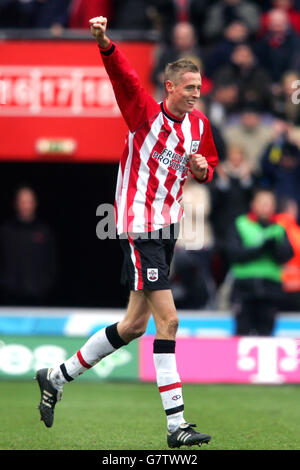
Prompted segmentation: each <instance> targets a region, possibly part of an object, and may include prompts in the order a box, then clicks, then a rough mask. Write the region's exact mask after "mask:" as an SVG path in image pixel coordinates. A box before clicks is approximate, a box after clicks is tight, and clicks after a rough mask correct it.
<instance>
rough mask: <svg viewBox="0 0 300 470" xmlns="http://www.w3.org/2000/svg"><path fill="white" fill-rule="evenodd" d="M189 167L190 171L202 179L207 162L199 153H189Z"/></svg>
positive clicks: (205, 172)
mask: <svg viewBox="0 0 300 470" xmlns="http://www.w3.org/2000/svg"><path fill="white" fill-rule="evenodd" d="M190 168H191V171H192V173H193V174H194V175H195V176H196V178H197V179H199V180H204V179H205V178H206V176H207V172H208V163H207V160H206V158H205V157H204V156H203V155H201V154H199V153H192V154H191V155H190Z"/></svg>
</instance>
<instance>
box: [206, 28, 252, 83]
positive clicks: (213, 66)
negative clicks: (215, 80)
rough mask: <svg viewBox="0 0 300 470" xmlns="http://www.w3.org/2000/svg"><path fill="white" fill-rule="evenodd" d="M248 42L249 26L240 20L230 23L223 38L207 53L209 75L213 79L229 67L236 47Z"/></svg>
mask: <svg viewBox="0 0 300 470" xmlns="http://www.w3.org/2000/svg"><path fill="white" fill-rule="evenodd" d="M248 42H249V29H248V27H247V25H246V24H245V23H244V22H242V21H238V20H235V21H233V22H232V23H229V25H228V26H226V28H225V30H224V34H223V36H222V38H221V39H220V40H219V41H218V42H217V43H216V44H215V45H214V46H213V47H212V48H211V49H210V51H209V52H208V53H207V57H206V62H205V69H206V71H207V75H208V76H209V77H212V76H213V75H214V74H215V73H216V72H217V71H218V70H219V69H220V68H221V67H223V66H224V65H227V63H228V62H229V60H230V56H231V53H232V51H233V49H234V48H235V46H237V45H238V44H246V43H248Z"/></svg>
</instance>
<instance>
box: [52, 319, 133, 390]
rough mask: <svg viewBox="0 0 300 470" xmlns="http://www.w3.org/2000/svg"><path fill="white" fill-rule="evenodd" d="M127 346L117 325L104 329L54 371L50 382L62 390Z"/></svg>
mask: <svg viewBox="0 0 300 470" xmlns="http://www.w3.org/2000/svg"><path fill="white" fill-rule="evenodd" d="M125 344H126V343H125V342H124V341H123V340H122V338H121V337H120V336H119V334H118V331H117V323H115V324H113V325H111V326H109V327H107V328H102V329H101V330H99V331H97V333H95V334H94V335H92V336H91V337H90V338H89V339H88V340H87V342H86V343H85V344H84V345H83V346H82V348H81V349H80V350H79V351H77V353H76V354H74V355H73V356H72V357H70V358H69V359H68V360H67V361H65V362H64V363H63V364H60V365H59V366H57V367H55V368H54V369H53V370H52V372H51V374H50V380H51V382H52V384H53V386H54V387H55V388H57V389H61V388H62V386H63V385H64V384H65V383H67V382H71V381H72V380H73V379H75V378H76V377H78V375H80V374H82V373H83V372H85V371H86V370H88V369H90V368H91V367H93V366H94V365H95V364H97V363H98V362H99V361H101V359H103V358H104V357H105V356H108V355H109V354H111V353H113V352H114V351H116V350H117V349H119V348H120V347H122V346H124V345H125Z"/></svg>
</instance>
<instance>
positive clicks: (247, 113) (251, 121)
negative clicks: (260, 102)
mask: <svg viewBox="0 0 300 470" xmlns="http://www.w3.org/2000/svg"><path fill="white" fill-rule="evenodd" d="M223 134H224V137H225V139H226V141H227V143H228V144H230V145H232V144H237V145H240V146H243V147H244V148H245V152H246V154H247V156H248V160H249V163H250V164H251V166H252V168H253V171H254V172H255V173H258V172H259V169H260V158H261V155H262V153H263V151H264V150H265V148H266V146H267V145H268V144H269V143H270V142H271V140H272V137H273V133H272V128H271V126H270V125H266V124H264V123H263V122H262V117H261V114H260V112H259V109H258V108H257V106H253V105H248V106H246V107H245V108H244V109H243V110H242V112H241V114H240V120H239V121H238V122H237V123H234V124H232V125H229V126H227V127H225V128H224V131H223Z"/></svg>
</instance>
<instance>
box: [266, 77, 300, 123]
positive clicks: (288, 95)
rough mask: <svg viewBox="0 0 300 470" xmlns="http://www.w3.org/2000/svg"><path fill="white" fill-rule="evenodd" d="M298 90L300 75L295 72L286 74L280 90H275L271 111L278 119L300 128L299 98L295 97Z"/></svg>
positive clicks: (279, 87)
mask: <svg viewBox="0 0 300 470" xmlns="http://www.w3.org/2000/svg"><path fill="white" fill-rule="evenodd" d="M297 81H298V83H297ZM296 88H298V89H299V88H300V73H299V72H296V71H293V70H289V71H287V72H285V73H284V75H283V77H282V79H281V82H280V85H279V86H278V88H276V89H273V97H272V105H271V109H272V113H273V114H274V115H275V116H276V117H277V118H280V119H282V120H284V121H287V122H290V123H292V124H294V125H295V126H300V106H299V102H298V99H299V97H298V98H297V99H295V98H294V96H293V95H294V94H295V91H296Z"/></svg>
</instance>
